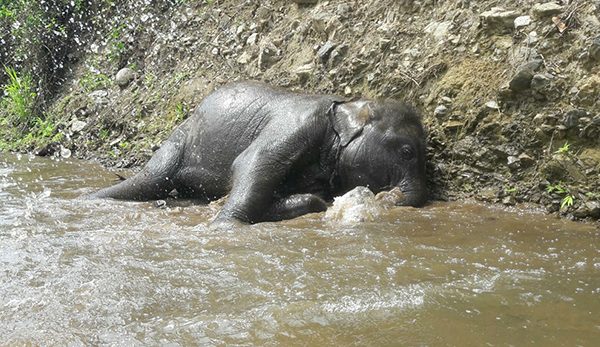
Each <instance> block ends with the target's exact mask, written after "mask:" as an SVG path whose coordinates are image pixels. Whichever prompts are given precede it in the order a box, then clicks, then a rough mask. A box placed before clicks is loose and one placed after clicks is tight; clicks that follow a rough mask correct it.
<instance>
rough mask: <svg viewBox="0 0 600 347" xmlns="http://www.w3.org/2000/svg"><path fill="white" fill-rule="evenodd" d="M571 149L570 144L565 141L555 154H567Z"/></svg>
mask: <svg viewBox="0 0 600 347" xmlns="http://www.w3.org/2000/svg"><path fill="white" fill-rule="evenodd" d="M570 149H571V144H570V143H569V141H566V142H565V144H564V145H562V146H561V147H560V148H559V149H558V150H556V152H554V153H556V154H568V153H569V150H570Z"/></svg>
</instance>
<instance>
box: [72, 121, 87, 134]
mask: <svg viewBox="0 0 600 347" xmlns="http://www.w3.org/2000/svg"><path fill="white" fill-rule="evenodd" d="M86 125H87V123H86V122H84V121H80V120H76V121H74V122H73V124H72V125H71V131H72V132H74V133H78V132H80V131H82V130H83V128H85V126H86Z"/></svg>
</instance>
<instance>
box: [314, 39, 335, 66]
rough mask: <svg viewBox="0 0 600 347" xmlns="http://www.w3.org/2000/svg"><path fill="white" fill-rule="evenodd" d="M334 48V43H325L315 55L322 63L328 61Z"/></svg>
mask: <svg viewBox="0 0 600 347" xmlns="http://www.w3.org/2000/svg"><path fill="white" fill-rule="evenodd" d="M335 46H336V45H335V43H333V42H331V41H327V42H325V44H323V46H321V48H320V49H319V51H318V52H317V55H318V56H319V59H320V60H321V61H322V62H326V61H327V59H329V56H330V55H331V52H332V51H333V49H334V48H335Z"/></svg>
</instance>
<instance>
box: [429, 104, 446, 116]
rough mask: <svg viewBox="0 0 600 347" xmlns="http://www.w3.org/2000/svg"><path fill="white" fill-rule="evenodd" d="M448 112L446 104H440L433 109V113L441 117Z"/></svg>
mask: <svg viewBox="0 0 600 347" xmlns="http://www.w3.org/2000/svg"><path fill="white" fill-rule="evenodd" d="M447 114H448V107H446V105H439V106H438V107H436V108H435V110H434V111H433V115H434V116H436V117H439V118H442V117H444V116H445V115H447Z"/></svg>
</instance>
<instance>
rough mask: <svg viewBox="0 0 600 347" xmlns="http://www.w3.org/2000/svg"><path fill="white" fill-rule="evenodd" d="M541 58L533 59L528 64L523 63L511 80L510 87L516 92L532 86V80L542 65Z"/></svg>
mask: <svg viewBox="0 0 600 347" xmlns="http://www.w3.org/2000/svg"><path fill="white" fill-rule="evenodd" d="M542 63H543V62H542V60H541V59H535V60H532V61H530V62H528V63H526V64H523V65H521V66H520V67H519V68H518V69H517V73H516V74H515V75H514V76H513V78H512V79H511V80H510V82H509V88H510V89H511V90H512V91H515V92H521V91H524V90H527V89H529V88H530V87H531V81H532V79H533V76H534V74H535V71H537V70H538V69H539V68H540V67H541V66H542Z"/></svg>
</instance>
